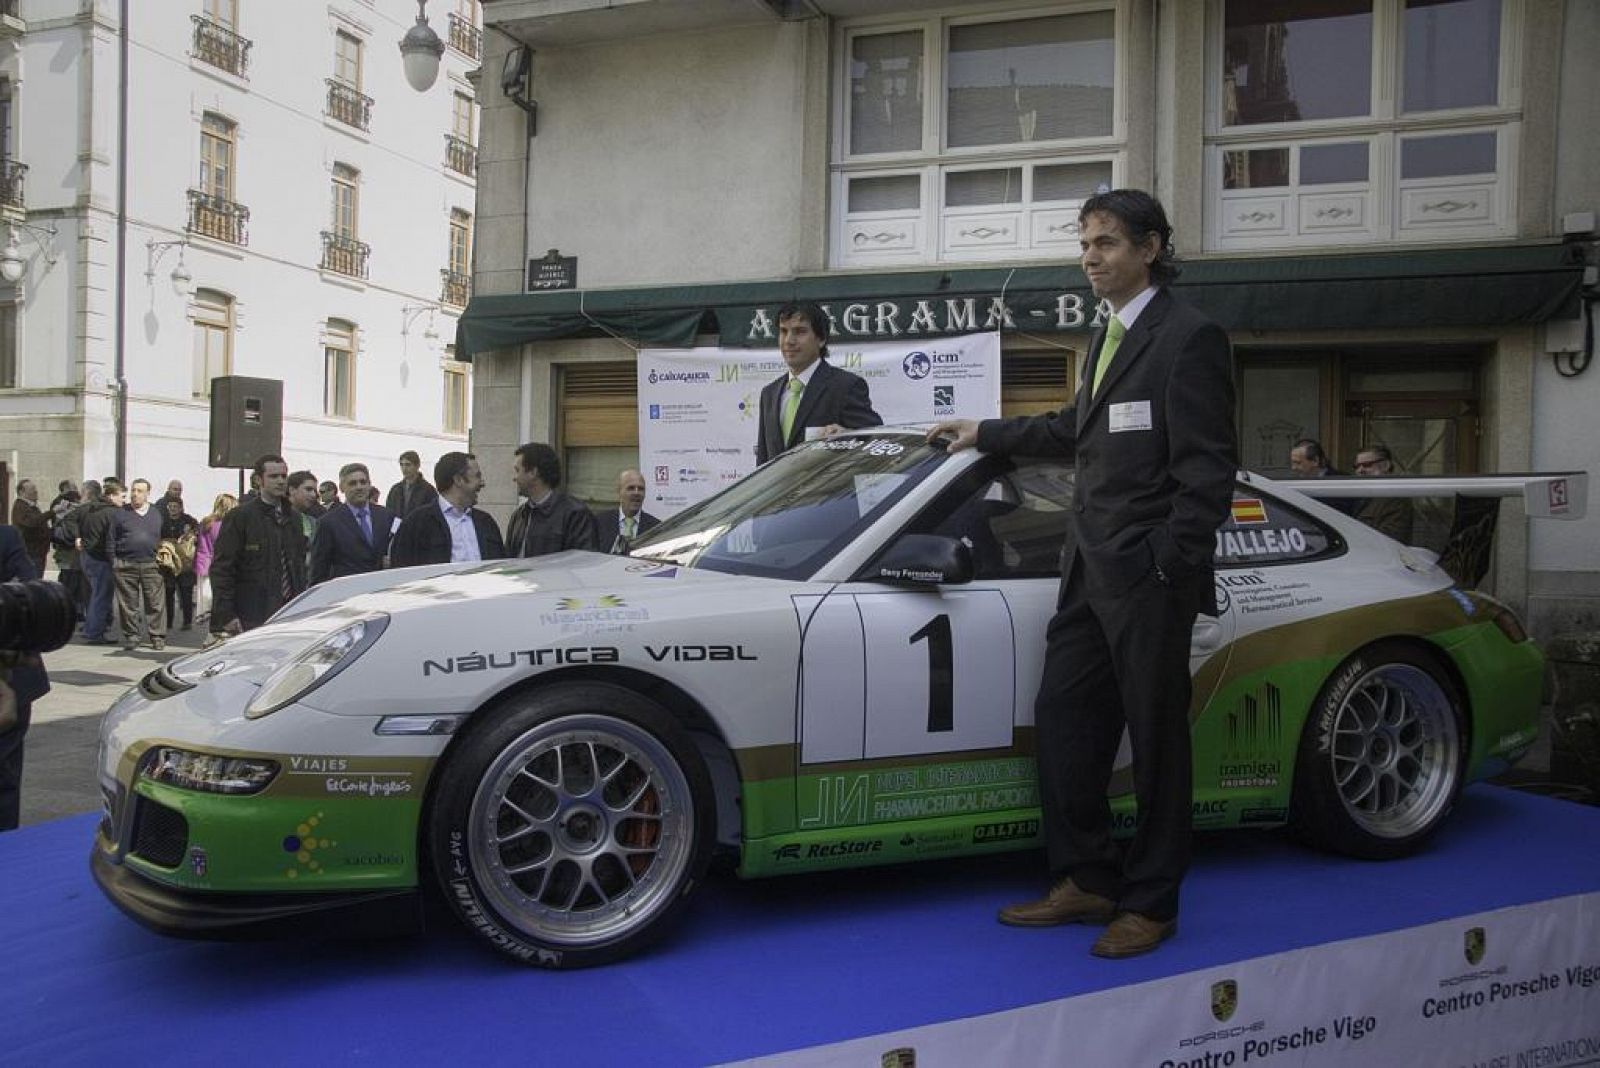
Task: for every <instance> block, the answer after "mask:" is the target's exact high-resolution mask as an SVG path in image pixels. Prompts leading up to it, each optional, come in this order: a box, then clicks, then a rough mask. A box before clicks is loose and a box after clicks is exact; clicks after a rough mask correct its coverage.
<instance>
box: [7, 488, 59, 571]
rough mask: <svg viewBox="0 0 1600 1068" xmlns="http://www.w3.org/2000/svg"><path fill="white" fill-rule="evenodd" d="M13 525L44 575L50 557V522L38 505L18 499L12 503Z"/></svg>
mask: <svg viewBox="0 0 1600 1068" xmlns="http://www.w3.org/2000/svg"><path fill="white" fill-rule="evenodd" d="M11 525H12V526H14V527H16V528H17V533H18V534H20V535H21V536H22V544H23V547H24V548H26V549H27V552H28V555H29V556H31V557H33V562H34V564H35V565H36V566H37V567H38V569H39V574H41V575H42V574H44V562H45V558H46V557H48V556H49V555H50V521H49V520H48V519H46V518H45V514H44V513H43V512H41V511H39V506H38V505H37V504H34V503H33V502H32V501H25V500H23V499H22V498H21V497H18V498H17V499H16V500H14V501H12V502H11ZM35 577H37V576H35Z"/></svg>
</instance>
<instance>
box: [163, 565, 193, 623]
mask: <svg viewBox="0 0 1600 1068" xmlns="http://www.w3.org/2000/svg"><path fill="white" fill-rule="evenodd" d="M197 581H199V580H198V579H196V578H195V574H194V572H193V571H185V572H183V573H182V574H180V575H169V574H167V573H166V572H165V571H163V572H162V573H161V585H162V586H163V587H165V589H166V591H167V592H166V609H167V629H168V630H171V629H172V622H173V621H172V608H173V601H174V600H176V601H177V603H178V606H179V607H180V608H181V609H182V610H183V625H184V626H185V627H188V626H192V625H193V624H194V585H195V583H196V582H197Z"/></svg>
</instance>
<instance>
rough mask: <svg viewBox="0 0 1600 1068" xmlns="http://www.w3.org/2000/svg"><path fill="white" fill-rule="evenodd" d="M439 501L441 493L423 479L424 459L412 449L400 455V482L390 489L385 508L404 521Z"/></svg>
mask: <svg viewBox="0 0 1600 1068" xmlns="http://www.w3.org/2000/svg"><path fill="white" fill-rule="evenodd" d="M438 499H439V491H438V490H436V489H434V488H433V487H432V486H430V485H429V484H428V480H427V479H425V478H423V477H422V457H420V456H418V455H417V454H416V452H415V451H414V450H412V449H407V450H406V451H405V452H403V453H401V454H400V481H399V482H396V483H395V484H394V485H392V486H390V487H389V496H388V499H386V500H385V501H384V502H383V505H384V507H385V508H387V509H389V511H391V512H393V513H394V514H395V515H396V516H398V517H399V518H401V519H404V518H405V517H406V516H408V515H410V514H411V513H412V512H414V511H416V510H417V509H418V508H421V507H422V506H423V505H425V504H432V503H433V502H434V501H436V500H438Z"/></svg>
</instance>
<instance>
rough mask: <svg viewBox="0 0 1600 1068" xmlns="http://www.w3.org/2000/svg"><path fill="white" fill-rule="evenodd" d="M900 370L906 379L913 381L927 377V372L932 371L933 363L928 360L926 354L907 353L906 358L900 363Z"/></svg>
mask: <svg viewBox="0 0 1600 1068" xmlns="http://www.w3.org/2000/svg"><path fill="white" fill-rule="evenodd" d="M900 369H901V370H902V371H904V372H905V373H906V377H907V378H909V379H912V380H913V381H915V380H916V379H919V378H927V377H928V372H929V371H931V370H933V361H932V360H930V359H928V354H927V353H926V352H908V353H906V358H905V359H903V360H901V361H900Z"/></svg>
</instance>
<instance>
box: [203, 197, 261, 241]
mask: <svg viewBox="0 0 1600 1068" xmlns="http://www.w3.org/2000/svg"><path fill="white" fill-rule="evenodd" d="M249 221H250V209H249V208H247V207H245V206H244V205H243V204H235V203H234V202H233V201H231V200H224V199H223V198H222V197H218V196H212V195H211V194H210V193H202V192H201V191H200V190H198V189H191V190H189V226H188V230H189V232H190V233H191V234H199V235H200V236H201V237H209V238H211V239H212V240H213V241H226V242H227V243H228V244H230V245H241V246H242V245H247V244H249V243H250V235H249V233H248V232H246V229H245V225H246V224H247V223H248V222H249Z"/></svg>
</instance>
